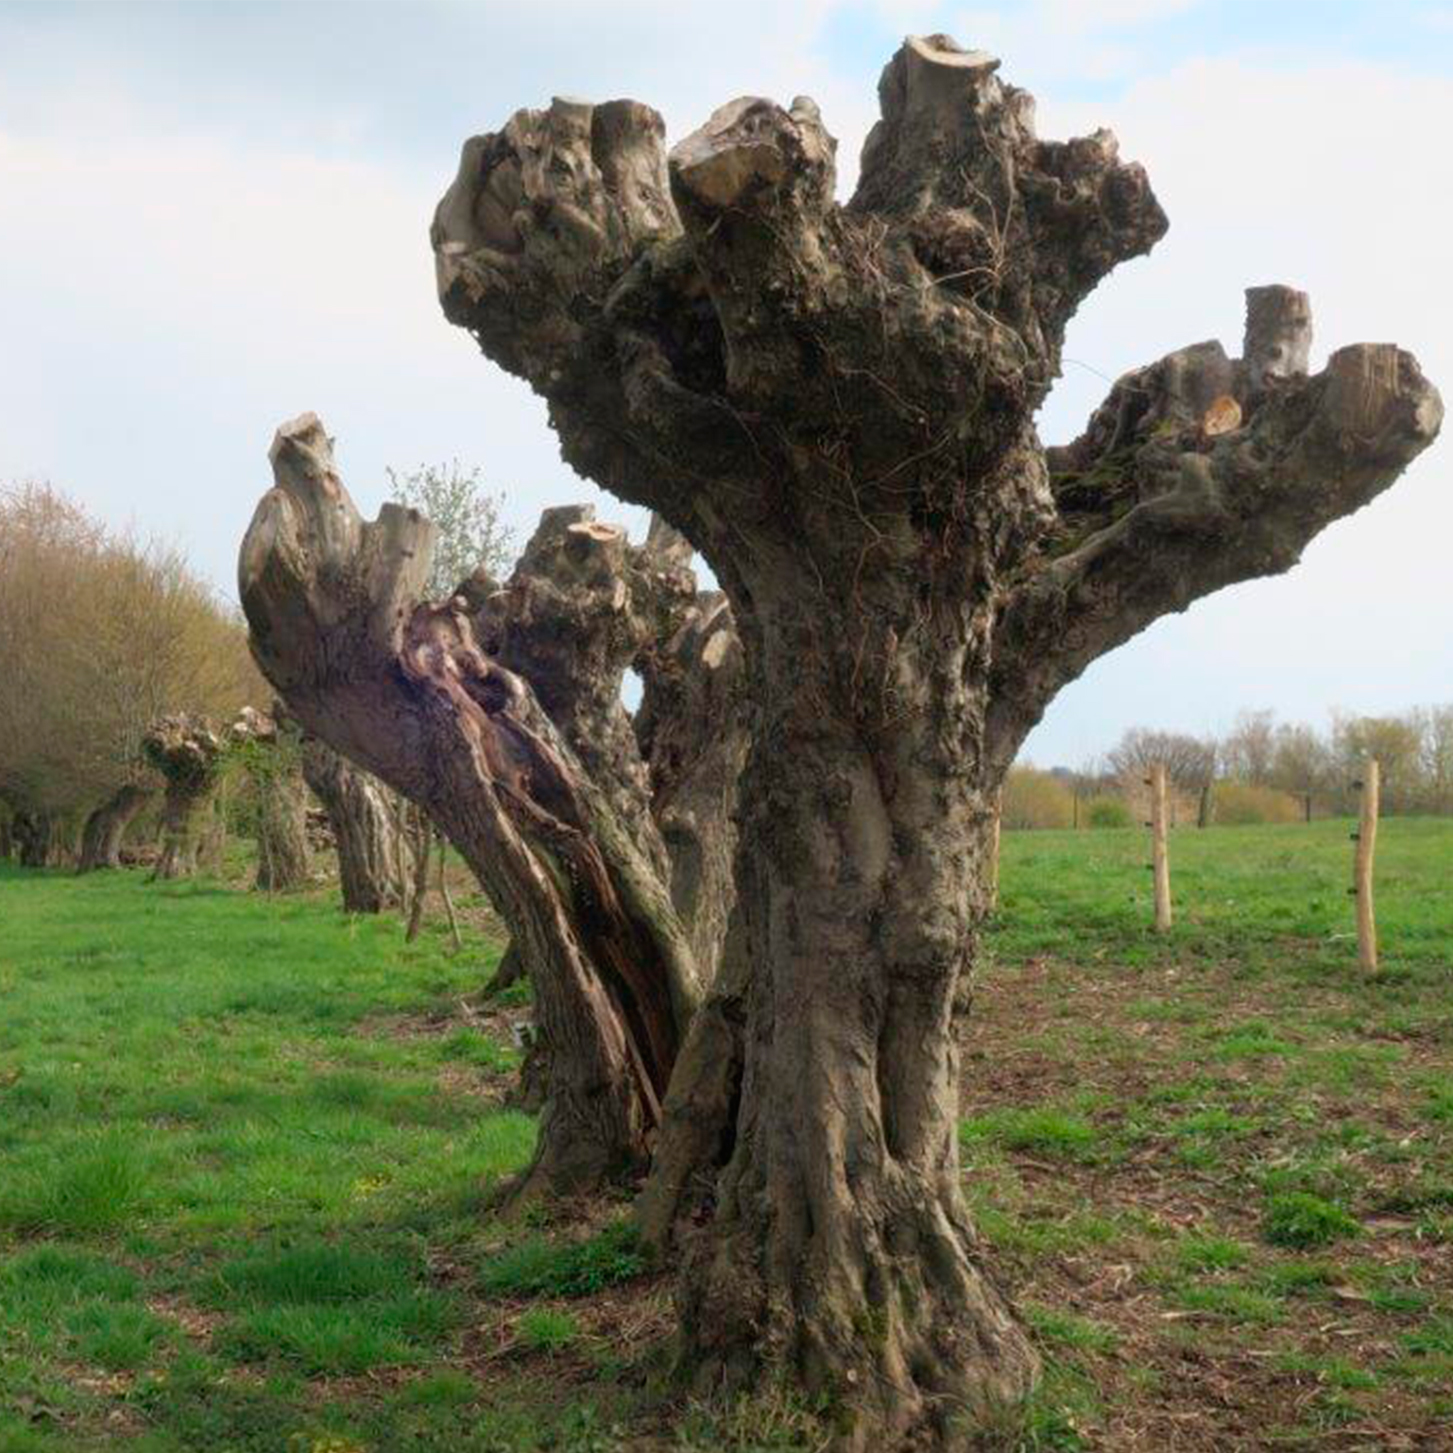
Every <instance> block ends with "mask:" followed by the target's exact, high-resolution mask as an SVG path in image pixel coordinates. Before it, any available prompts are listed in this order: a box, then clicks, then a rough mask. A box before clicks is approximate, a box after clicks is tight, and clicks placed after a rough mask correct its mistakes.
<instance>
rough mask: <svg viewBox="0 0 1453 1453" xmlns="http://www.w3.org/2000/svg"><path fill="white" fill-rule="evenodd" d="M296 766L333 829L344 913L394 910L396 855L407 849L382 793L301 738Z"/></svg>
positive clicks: (358, 771)
mask: <svg viewBox="0 0 1453 1453" xmlns="http://www.w3.org/2000/svg"><path fill="white" fill-rule="evenodd" d="M302 766H303V776H304V777H305V778H306V779H307V783H308V786H309V787H311V788H312V789H313V795H314V796H315V797H316V798H317V799H318V801H319V802H321V803H322V804H323V809H324V811H325V812H327V814H328V821H329V823H330V824H331V825H332V828H333V841H334V843H335V845H336V847H337V851H338V881H339V885H340V887H341V888H342V891H343V908H344V911H345V912H348V913H381V912H382V911H383V910H384V909H386V908H398V907H400V906H401V904H400V901H399V893H398V874H399V855H400V854H401V853H402V854H406V853H407V852H408V847H407V845H406V844H405V843H404V842H403V841H402V840H401V839H400V837H399V835H398V833H397V832H396V831H395V828H394V820H393V812H392V810H391V809H390V807H389V803H388V798H387V795H386V791H387V789H385V787H384V786H383V784H382V783H381V782H379V781H378V780H377V779H376V778H374V777H372V776H370V775H369V774H368V773H367V772H365V771H363V769H362V768H360V767H355V766H354V765H353V763H352V762H350V761H349V760H348V759H347V758H346V757H343V756H340V755H339V754H338V753H337V752H335V751H334V750H333V748H332V747H330V746H329V745H328V744H327V743H326V742H324V741H322V740H320V739H319V738H318V737H314V736H308V737H305V738H304V740H303V746H302Z"/></svg>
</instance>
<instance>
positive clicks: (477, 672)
mask: <svg viewBox="0 0 1453 1453" xmlns="http://www.w3.org/2000/svg"><path fill="white" fill-rule="evenodd" d="M272 462H273V471H274V476H275V479H276V481H277V483H276V487H275V488H274V489H273V490H272V491H271V492H270V493H269V494H268V495H267V496H266V497H265V498H264V499H263V501H262V503H261V504H260V505H259V506H258V510H257V513H256V515H255V516H254V518H253V522H252V525H251V527H250V528H249V530H248V533H247V537H246V539H245V540H244V541H243V546H242V552H241V557H240V560H239V566H238V575H239V587H240V591H239V593H240V596H241V600H242V604H243V609H244V611H245V612H246V614H247V617H248V620H249V622H250V624H251V628H252V645H253V651H254V654H255V656H256V658H257V661H258V664H259V665H260V666H261V667H262V669H263V671H264V673H265V674H266V675H267V677H268V678H269V680H271V681H272V682H273V684H274V686H275V687H276V688H277V690H278V692H279V694H280V695H281V696H282V697H283V699H284V700H285V701H286V703H287V706H288V708H289V710H290V711H291V712H292V713H293V714H294V715H295V716H296V717H297V718H298V720H299V721H300V722H301V723H302V724H303V726H304V727H305V728H306V729H307V730H309V731H311V732H313V733H315V734H316V735H318V736H320V737H322V738H323V739H324V740H326V741H327V742H328V743H329V744H330V745H331V746H333V747H334V748H335V749H336V750H338V751H340V752H342V753H343V754H344V755H346V756H347V757H349V758H350V759H351V760H352V761H354V762H356V763H358V764H359V765H361V766H363V767H365V768H367V769H368V770H369V771H370V772H372V773H374V774H375V775H377V776H378V777H380V778H381V779H382V780H383V781H385V782H386V783H388V784H389V785H390V786H391V787H393V788H394V789H395V790H397V791H399V792H402V793H403V794H404V795H405V796H407V797H408V798H410V799H411V800H412V801H414V802H416V803H418V804H420V805H421V806H422V807H424V808H425V809H426V810H427V812H428V813H429V815H430V816H431V817H432V819H433V820H434V822H435V823H436V824H437V825H438V826H439V827H440V828H441V829H442V830H443V831H444V832H445V833H446V834H447V836H448V837H449V838H450V840H451V841H452V842H453V843H454V845H455V846H456V847H457V848H458V849H459V851H460V852H461V854H462V855H463V856H464V858H465V860H466V862H467V863H468V864H469V866H470V868H471V869H472V870H473V871H474V873H475V875H476V876H477V877H478V879H479V880H480V882H481V884H482V885H483V886H484V888H485V889H486V891H487V892H488V894H489V896H490V898H491V900H492V901H493V903H494V906H495V908H496V910H497V911H498V912H499V914H500V916H501V917H502V918H503V919H504V921H505V923H506V924H507V926H508V927H509V930H510V933H511V935H512V937H513V939H514V942H515V944H516V945H517V947H518V949H519V952H520V953H521V955H522V956H523V958H524V960H525V962H526V963H527V964H528V967H529V972H530V974H531V977H532V980H533V983H534V990H535V1006H536V1011H537V1014H538V1017H539V1021H540V1027H541V1030H542V1032H543V1034H544V1036H545V1039H546V1041H547V1045H548V1051H549V1055H550V1077H549V1095H548V1099H547V1101H546V1104H545V1107H544V1111H543V1113H542V1116H541V1126H540V1137H539V1145H538V1151H537V1156H536V1160H535V1163H534V1165H533V1167H532V1168H531V1171H530V1173H529V1175H528V1176H527V1178H526V1180H525V1182H524V1183H523V1186H522V1187H521V1190H522V1191H524V1192H530V1191H533V1190H534V1189H536V1188H539V1189H548V1190H551V1191H566V1190H573V1189H579V1188H580V1187H582V1186H590V1185H593V1184H596V1183H598V1182H599V1181H601V1180H602V1179H604V1178H607V1177H611V1176H616V1175H619V1174H622V1173H630V1172H633V1171H638V1170H640V1169H642V1168H643V1167H644V1165H645V1164H646V1162H647V1160H648V1158H649V1147H650V1143H651V1139H652V1137H653V1136H654V1134H655V1131H656V1129H657V1127H658V1125H659V1123H660V1119H661V1101H662V1099H663V1097H664V1096H665V1093H666V1087H667V1083H668V1081H669V1079H670V1074H671V1068H672V1066H673V1065H674V1063H675V1060H676V1056H677V1052H678V1049H679V1046H680V1043H681V1039H682V1036H683V1034H684V1032H685V1029H686V1026H687V1024H688V1023H689V1021H690V1018H691V1015H692V1013H693V1011H694V1009H695V1007H696V1004H697V1002H698V1000H699V997H700V988H699V975H698V971H697V968H696V964H695V959H694V955H693V953H692V940H691V935H690V932H689V929H688V927H687V925H685V924H684V923H683V922H682V919H681V917H680V916H679V915H678V913H677V912H676V910H675V908H674V906H673V903H672V897H671V890H672V886H673V885H672V882H671V873H670V863H669V859H668V857H667V854H666V850H665V846H664V843H663V841H662V838H661V832H660V829H659V827H658V826H657V824H656V821H655V819H654V817H653V815H652V813H651V810H650V802H649V798H648V795H647V787H648V780H649V779H648V772H647V768H646V765H645V764H644V762H643V761H642V759H641V756H640V750H639V746H638V744H637V741H636V738H635V735H634V733H633V731H632V729H631V722H630V720H629V718H628V717H627V716H626V713H625V711H624V708H623V707H622V705H621V700H620V685H621V677H622V675H623V673H624V671H625V669H626V668H627V667H628V666H629V665H630V664H632V662H633V661H634V660H636V659H637V658H638V657H640V656H641V654H642V652H643V651H645V650H646V648H647V643H648V642H649V641H650V640H651V639H652V638H653V637H655V638H659V637H660V636H661V635H662V634H663V633H666V632H667V628H668V623H670V622H672V621H674V620H675V619H676V618H677V616H678V615H679V614H682V613H685V612H687V611H689V610H690V609H692V608H694V607H695V605H696V603H697V602H696V592H695V586H694V582H693V581H692V579H691V576H690V572H689V570H686V569H685V568H684V564H683V561H682V558H681V556H682V550H681V547H680V546H679V544H676V543H675V542H674V541H672V542H669V543H668V542H666V541H664V540H663V538H662V535H661V532H657V535H656V537H655V538H654V539H653V540H652V541H648V543H647V544H646V545H645V546H643V547H640V548H633V547H631V546H630V545H629V543H628V541H627V540H626V538H625V534H624V532H623V531H621V530H619V529H617V528H615V527H613V526H609V525H605V524H601V523H599V522H597V521H596V520H594V519H593V518H592V517H591V516H590V513H589V512H588V511H582V510H578V509H570V510H556V511H547V512H546V515H545V517H544V518H543V519H542V521H541V524H540V528H539V530H537V532H536V534H535V536H534V538H533V539H532V540H531V542H530V545H529V546H528V547H527V549H526V551H525V554H524V557H523V558H522V560H521V563H520V565H519V566H518V567H517V568H516V570H515V572H514V574H513V575H512V576H511V578H510V580H509V581H508V582H507V583H506V584H504V585H503V586H501V585H499V584H498V583H497V582H495V581H494V580H493V579H492V578H491V577H489V576H488V575H487V574H484V575H480V576H477V577H475V578H472V579H471V580H470V581H468V582H466V583H465V585H464V586H463V587H462V588H461V591H460V593H458V594H456V595H454V596H453V597H451V598H450V599H449V600H448V601H447V602H445V603H442V604H429V603H427V602H422V603H421V602H420V596H421V593H422V592H423V590H424V588H425V586H426V584H427V581H428V578H429V577H428V572H429V568H430V564H431V558H430V557H431V550H432V544H433V529H432V526H431V525H430V523H429V522H428V521H427V520H425V519H423V518H422V517H421V516H420V515H419V514H418V513H417V512H416V511H414V510H411V509H407V508H401V507H399V506H398V505H394V504H386V505H385V506H384V507H383V510H382V511H381V513H380V516H379V519H378V520H377V522H375V523H365V522H364V521H363V520H362V519H360V517H359V515H358V513H357V511H356V509H355V508H354V506H353V502H352V500H351V499H350V498H349V497H348V494H347V492H346V491H345V490H344V488H343V485H342V483H341V481H340V480H339V478H338V476H337V473H336V471H335V469H334V466H333V455H332V447H331V442H330V441H329V439H328V437H327V435H326V434H325V432H324V430H323V428H322V425H321V424H320V423H319V421H318V420H317V419H316V418H315V417H314V416H312V415H304V416H303V417H301V418H299V419H296V420H294V421H292V422H291V423H289V424H285V425H284V426H283V427H282V428H281V429H280V430H279V431H278V435H277V438H276V440H275V441H274V444H273V449H272ZM481 642H482V644H483V648H481ZM730 886H731V885H730V884H729V883H727V884H726V885H725V887H726V888H727V889H728V890H729V889H730ZM720 916H721V917H722V919H723V920H724V918H725V914H724V913H723V914H721V915H720Z"/></svg>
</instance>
